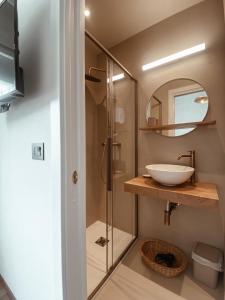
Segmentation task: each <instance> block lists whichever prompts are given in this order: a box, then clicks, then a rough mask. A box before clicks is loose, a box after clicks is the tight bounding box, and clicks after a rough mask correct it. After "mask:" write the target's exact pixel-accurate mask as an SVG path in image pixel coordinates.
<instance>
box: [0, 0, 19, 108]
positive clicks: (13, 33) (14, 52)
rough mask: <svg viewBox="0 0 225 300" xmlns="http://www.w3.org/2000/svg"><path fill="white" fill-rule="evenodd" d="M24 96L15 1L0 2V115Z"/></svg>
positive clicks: (4, 0) (5, 0)
mask: <svg viewBox="0 0 225 300" xmlns="http://www.w3.org/2000/svg"><path fill="white" fill-rule="evenodd" d="M23 96H24V85H23V70H22V68H20V66H19V32H18V13H17V0H0V113H1V112H5V111H8V110H9V107H10V103H12V102H13V101H16V100H18V99H21V97H23Z"/></svg>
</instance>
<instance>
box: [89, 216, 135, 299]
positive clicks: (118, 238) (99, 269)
mask: <svg viewBox="0 0 225 300" xmlns="http://www.w3.org/2000/svg"><path fill="white" fill-rule="evenodd" d="M101 236H102V237H106V225H105V223H103V222H101V221H97V222H95V223H94V224H92V225H91V226H89V227H88V228H87V230H86V242H87V287H88V295H90V294H91V292H92V291H93V290H94V289H95V288H96V286H97V285H98V284H99V283H100V282H101V280H102V279H103V278H104V276H105V275H106V246H105V247H101V246H99V245H97V244H96V243H95V242H96V240H97V239H98V238H99V237H101ZM111 236H112V235H111V230H109V233H108V239H109V243H108V262H109V265H110V264H111V263H112V242H111ZM113 240H114V246H113V261H115V260H116V259H117V258H118V257H119V256H120V254H121V253H122V252H123V250H124V249H125V248H126V247H127V246H128V244H129V243H130V241H131V240H132V235H131V234H129V233H127V232H124V231H122V230H119V229H117V228H114V230H113Z"/></svg>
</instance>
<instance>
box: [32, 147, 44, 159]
mask: <svg viewBox="0 0 225 300" xmlns="http://www.w3.org/2000/svg"><path fill="white" fill-rule="evenodd" d="M32 159H34V160H44V159H45V157H44V143H34V144H32Z"/></svg>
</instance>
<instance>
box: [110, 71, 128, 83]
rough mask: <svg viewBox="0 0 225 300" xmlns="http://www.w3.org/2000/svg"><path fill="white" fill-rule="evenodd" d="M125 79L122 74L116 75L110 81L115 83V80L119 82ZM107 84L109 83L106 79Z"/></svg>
mask: <svg viewBox="0 0 225 300" xmlns="http://www.w3.org/2000/svg"><path fill="white" fill-rule="evenodd" d="M124 77H125V75H124V73H121V74H118V75H114V76H113V77H112V81H117V80H121V79H123V78H124ZM107 82H108V83H109V78H108V79H107Z"/></svg>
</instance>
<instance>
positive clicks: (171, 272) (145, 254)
mask: <svg viewBox="0 0 225 300" xmlns="http://www.w3.org/2000/svg"><path fill="white" fill-rule="evenodd" d="M158 253H172V254H173V255H174V256H175V258H176V263H175V265H174V267H172V268H169V267H167V266H164V265H161V264H158V263H156V262H155V261H154V260H155V256H156V255H157V254H158ZM141 255H142V259H143V261H144V262H145V264H146V265H147V266H148V267H149V268H151V269H152V270H154V271H156V272H158V273H160V274H162V275H163V276H166V277H169V278H171V277H176V276H178V275H179V274H180V273H182V272H183V271H185V269H186V267H187V264H188V260H187V257H186V255H185V254H184V252H183V251H182V250H180V249H179V248H177V247H175V246H174V245H172V244H169V243H167V242H165V241H161V240H149V241H145V242H144V243H143V244H142V247H141Z"/></svg>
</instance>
